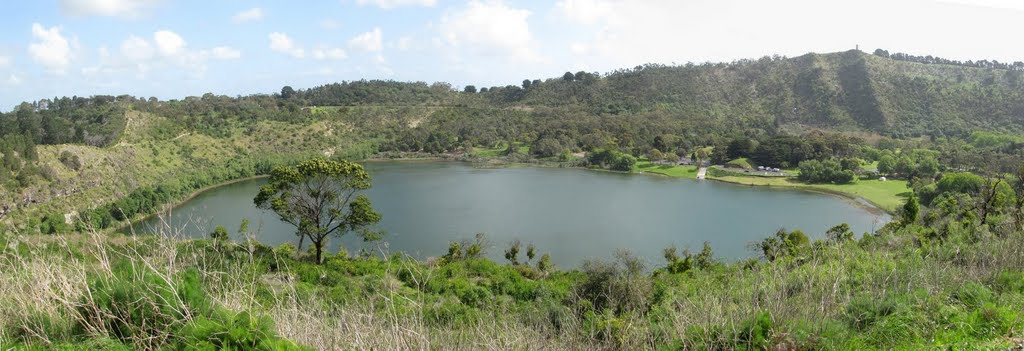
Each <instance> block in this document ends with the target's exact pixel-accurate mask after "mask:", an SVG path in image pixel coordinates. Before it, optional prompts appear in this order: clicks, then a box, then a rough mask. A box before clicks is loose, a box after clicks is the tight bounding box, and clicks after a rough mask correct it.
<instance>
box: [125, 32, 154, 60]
mask: <svg viewBox="0 0 1024 351" xmlns="http://www.w3.org/2000/svg"><path fill="white" fill-rule="evenodd" d="M121 55H122V56H124V57H125V58H127V59H128V60H130V61H145V60H149V59H151V58H152V57H153V46H152V45H150V44H149V42H148V41H146V39H142V38H139V37H137V36H134V35H131V36H128V39H125V40H124V41H122V42H121Z"/></svg>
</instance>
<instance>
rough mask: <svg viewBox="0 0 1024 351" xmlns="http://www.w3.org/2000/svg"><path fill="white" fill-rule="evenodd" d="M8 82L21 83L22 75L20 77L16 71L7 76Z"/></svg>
mask: <svg viewBox="0 0 1024 351" xmlns="http://www.w3.org/2000/svg"><path fill="white" fill-rule="evenodd" d="M7 84H10V85H18V84H21V77H18V76H17V75H15V74H14V73H11V75H10V76H8V77H7Z"/></svg>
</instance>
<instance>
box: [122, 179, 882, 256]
mask: <svg viewBox="0 0 1024 351" xmlns="http://www.w3.org/2000/svg"><path fill="white" fill-rule="evenodd" d="M366 167H367V169H368V170H369V171H370V174H371V175H372V177H373V188H372V189H370V190H368V191H367V192H366V194H367V196H369V197H370V199H371V200H372V202H373V206H374V208H375V209H377V211H378V212H380V213H381V215H382V216H383V219H382V221H381V222H380V224H379V225H378V229H380V230H383V231H385V232H386V235H385V239H384V240H385V242H386V243H387V250H389V251H390V252H398V251H401V252H405V253H407V254H409V255H412V256H414V257H417V258H420V259H423V258H428V257H436V256H441V255H443V254H444V253H445V252H446V250H447V247H448V244H449V242H450V241H459V240H463V239H472V238H473V237H474V236H475V234H476V233H485V237H486V238H487V240H488V241H490V243H491V244H492V245H491V246H490V247H489V248H488V252H487V255H488V256H489V257H491V258H493V259H497V260H500V261H504V258H503V252H504V250H505V249H506V248H507V247H508V243H509V242H511V241H512V240H514V239H519V240H520V241H522V243H523V249H522V250H521V255H522V256H525V251H526V244H527V243H533V244H535V245H536V247H537V249H538V254H537V256H538V257H539V256H540V254H541V253H543V252H547V253H550V254H551V258H552V261H553V262H554V263H555V264H556V265H558V266H559V267H562V268H571V267H577V266H578V265H579V264H580V263H581V262H582V261H583V260H584V259H586V258H611V257H613V256H614V253H615V251H616V250H617V249H628V250H630V251H632V252H633V253H635V254H637V255H639V256H641V257H643V258H645V259H647V261H648V262H649V263H651V264H653V265H663V264H664V259H663V258H662V253H661V252H662V249H664V248H665V247H667V246H669V245H676V246H677V247H679V248H680V249H683V248H689V249H690V250H691V251H695V252H696V251H699V250H700V248H701V246H702V244H703V242H704V241H708V242H710V243H711V245H712V247H713V248H714V251H715V256H716V257H718V258H720V259H728V260H733V259H741V258H745V257H751V256H755V255H757V253H755V252H754V251H751V250H750V249H749V246H750V245H749V244H750V243H751V242H755V241H759V240H761V239H763V238H765V237H767V236H769V235H772V233H774V232H775V231H776V230H778V229H779V228H786V229H800V230H802V231H804V232H805V233H806V234H807V235H808V236H810V237H811V238H812V239H814V238H823V237H824V233H825V231H826V230H827V229H828V228H831V227H832V226H834V225H837V224H840V223H847V224H849V225H850V226H851V227H852V228H853V230H854V232H855V233H857V234H858V236H859V235H860V234H861V233H864V232H869V231H874V229H877V228H880V227H881V226H882V225H883V224H885V222H887V221H888V220H889V216H888V215H885V214H882V213H880V212H879V211H869V210H868V209H865V208H864V207H861V206H858V205H857V204H855V203H854V202H853V201H851V200H849V199H845V198H841V197H838V196H833V195H825V194H819V193H811V192H804V191H796V190H778V189H769V188H763V187H749V186H739V185H733V184H724V183H718V182H714V181H708V180H704V181H697V180H691V179H674V178H667V177H659V176H649V175H635V174H632V175H631V174H621V173H613V172H598V171H590V170H581V169H561V168H531V167H520V168H496V169H482V168H474V167H472V166H471V165H469V164H465V163H458V162H370V163H367V164H366ZM265 182H266V179H254V180H247V181H242V182H238V183H233V184H228V185H225V186H221V187H218V188H214V189H212V190H209V191H206V192H204V193H201V194H199V195H197V196H196V197H194V198H193V199H191V200H189V201H187V202H185V203H183V204H181V205H180V206H178V207H176V208H175V209H174V210H173V211H172V212H171V213H170V214H165V215H164V216H163V217H164V218H165V219H166V220H164V221H162V222H161V221H160V220H158V219H156V218H150V219H147V220H146V221H143V222H141V223H139V224H136V225H135V228H134V229H135V231H136V232H154V231H155V230H156V229H155V228H157V227H160V226H159V224H160V223H166V224H169V225H165V226H164V227H165V228H166V227H170V228H175V229H174V230H173V233H174V234H175V235H181V236H186V237H206V236H207V234H208V233H210V232H211V231H212V230H213V228H214V227H215V226H216V225H223V226H225V227H227V228H228V230H229V232H232V233H234V232H235V231H236V229H237V228H238V226H239V224H240V222H241V220H242V218H248V219H249V220H250V221H251V225H250V229H253V230H256V231H257V232H258V233H257V238H258V239H259V240H260V241H262V242H263V243H266V244H268V245H275V246H276V245H279V244H281V243H284V242H292V243H296V241H297V240H296V236H295V235H294V232H295V230H294V228H293V227H290V226H288V225H287V224H284V223H282V222H280V221H278V220H277V218H276V215H274V214H273V213H269V212H264V211H262V210H259V209H257V208H256V207H255V206H254V205H253V197H254V196H256V193H257V192H258V189H259V187H260V186H261V185H263V184H264V183H265ZM233 235H234V234H233ZM332 244H333V245H337V244H341V245H343V246H344V247H345V248H346V249H347V250H348V251H349V252H350V253H354V252H356V251H358V250H359V249H360V248H364V247H376V246H369V245H366V244H363V243H362V242H361V240H360V239H359V238H358V237H356V236H355V235H353V234H351V233H350V234H347V235H345V236H344V237H342V238H340V239H333V241H332ZM307 245H308V241H307ZM334 247H336V246H334Z"/></svg>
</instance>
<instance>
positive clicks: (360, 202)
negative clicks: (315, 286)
mask: <svg viewBox="0 0 1024 351" xmlns="http://www.w3.org/2000/svg"><path fill="white" fill-rule="evenodd" d="M370 186H371V184H370V175H369V173H367V172H366V170H364V169H363V166H361V165H359V164H356V163H352V162H348V161H331V160H326V159H322V158H317V159H311V160H307V161H303V162H301V163H299V164H298V165H297V166H280V167H276V168H274V169H273V170H272V171H271V172H270V180H269V181H268V183H267V185H264V186H263V187H261V188H260V192H259V194H257V195H256V198H255V199H254V202H255V203H256V206H257V207H259V208H261V209H264V210H272V211H274V212H275V213H277V215H278V216H279V217H280V219H281V221H282V222H285V223H288V224H291V225H293V226H295V228H296V235H298V236H299V247H298V251H302V244H303V241H304V240H305V239H306V238H309V240H310V242H311V243H312V244H313V247H314V249H315V250H316V262H317V263H318V264H319V263H320V262H321V259H322V258H323V250H324V247H326V246H327V243H328V240H329V239H330V237H331V236H341V235H344V234H345V233H348V232H352V231H360V232H361V231H362V230H363V229H365V228H366V227H367V226H369V225H372V224H375V223H377V222H379V221H380V214H378V213H377V212H376V211H374V210H373V206H372V205H371V204H370V199H369V198H367V197H366V196H365V195H362V194H360V192H361V191H363V190H366V189H369V188H370Z"/></svg>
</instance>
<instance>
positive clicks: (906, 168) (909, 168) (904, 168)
mask: <svg viewBox="0 0 1024 351" xmlns="http://www.w3.org/2000/svg"><path fill="white" fill-rule="evenodd" d="M914 168H915V167H914V160H912V159H910V156H906V155H903V156H900V158H899V159H898V160H896V173H898V174H899V175H901V176H904V177H907V178H910V177H911V176H912V175H913V173H914Z"/></svg>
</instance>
